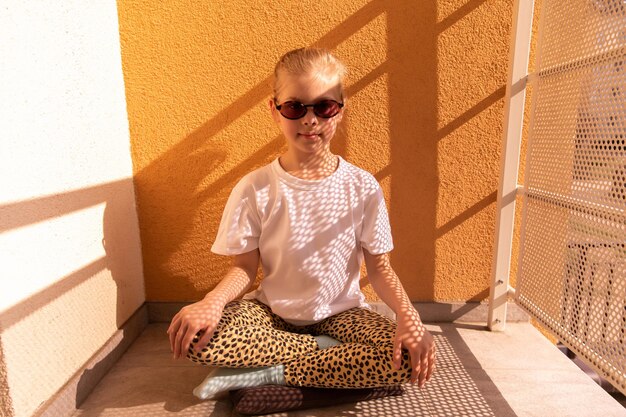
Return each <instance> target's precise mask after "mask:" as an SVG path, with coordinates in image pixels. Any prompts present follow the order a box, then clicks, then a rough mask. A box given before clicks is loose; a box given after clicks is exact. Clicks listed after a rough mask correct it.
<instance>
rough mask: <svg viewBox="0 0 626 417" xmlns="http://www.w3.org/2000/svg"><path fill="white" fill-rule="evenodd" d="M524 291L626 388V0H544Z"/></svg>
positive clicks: (527, 304) (520, 297)
mask: <svg viewBox="0 0 626 417" xmlns="http://www.w3.org/2000/svg"><path fill="white" fill-rule="evenodd" d="M539 36H540V38H539V47H538V62H537V68H538V70H537V72H536V73H535V74H531V75H530V76H529V79H530V82H531V84H532V91H533V103H534V104H533V111H532V116H531V117H532V122H531V129H530V134H529V147H528V151H527V152H528V153H527V165H526V167H527V168H526V184H525V195H524V208H523V210H524V213H523V225H522V231H521V234H522V252H521V256H520V267H519V269H518V270H519V271H520V272H519V274H520V275H519V277H518V286H517V291H516V299H517V302H518V303H519V304H520V305H521V306H523V307H524V308H525V309H527V310H528V311H529V313H531V314H532V315H533V316H534V317H536V318H537V319H538V320H539V321H540V322H541V323H543V324H544V325H545V326H547V327H548V328H549V329H551V330H552V331H553V332H554V333H555V334H556V335H557V337H558V338H559V339H560V340H561V341H562V342H563V343H564V344H566V345H567V346H568V347H569V348H570V349H571V350H572V351H574V352H575V353H576V354H578V355H579V356H581V357H582V358H584V359H585V360H586V362H587V363H589V365H591V366H592V367H593V368H595V370H596V371H597V372H598V373H600V374H601V375H603V376H604V377H605V378H606V379H607V380H609V381H611V383H613V384H614V385H615V386H616V387H617V388H618V389H619V390H620V391H622V392H623V393H625V394H626V343H625V338H626V335H625V331H626V142H625V141H626V1H624V0H572V1H571V2H568V4H567V7H563V2H560V1H554V0H545V1H544V2H543V10H542V16H541V29H540V34H539Z"/></svg>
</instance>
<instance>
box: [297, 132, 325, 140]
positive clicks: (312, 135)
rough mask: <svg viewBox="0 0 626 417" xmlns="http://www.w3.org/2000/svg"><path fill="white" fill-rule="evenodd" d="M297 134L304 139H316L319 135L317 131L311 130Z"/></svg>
mask: <svg viewBox="0 0 626 417" xmlns="http://www.w3.org/2000/svg"><path fill="white" fill-rule="evenodd" d="M298 135H299V136H302V137H303V138H305V139H310V140H313V139H317V138H319V137H320V134H319V133H313V132H310V133H298Z"/></svg>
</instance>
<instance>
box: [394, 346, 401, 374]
mask: <svg viewBox="0 0 626 417" xmlns="http://www.w3.org/2000/svg"><path fill="white" fill-rule="evenodd" d="M393 366H394V368H396V369H400V366H402V342H401V341H400V340H399V339H396V341H395V342H394V346H393Z"/></svg>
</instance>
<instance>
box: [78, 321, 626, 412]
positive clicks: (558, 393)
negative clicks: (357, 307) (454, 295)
mask: <svg viewBox="0 0 626 417" xmlns="http://www.w3.org/2000/svg"><path fill="white" fill-rule="evenodd" d="M166 328H167V325H165V324H151V325H149V326H148V328H147V329H146V330H145V331H144V332H143V334H142V335H141V336H140V337H139V339H138V340H137V341H136V342H135V343H134V344H133V345H132V346H131V348H130V349H129V350H128V352H127V353H126V354H125V355H124V356H123V357H122V359H121V360H120V361H119V362H118V363H117V364H116V365H115V366H114V368H113V369H112V370H111V372H109V374H107V375H106V376H105V377H104V379H103V380H102V381H101V382H100V384H99V385H98V386H97V387H96V389H95V390H94V392H93V393H92V394H91V395H90V396H89V398H88V399H87V400H86V401H85V402H84V403H83V404H82V405H81V406H80V409H79V410H78V411H77V412H76V413H75V416H81V417H88V416H89V417H96V416H98V417H101V416H102V417H104V416H119V417H126V416H128V417H130V416H133V417H134V416H137V417H138V416H150V417H157V416H185V417H192V416H210V417H222V416H238V414H237V413H236V412H235V411H233V409H232V404H231V403H230V401H229V400H228V399H223V400H220V401H199V400H197V399H196V398H195V397H194V396H193V395H192V394H191V391H192V389H193V388H194V386H195V385H197V384H198V383H199V382H200V381H202V380H203V379H204V377H205V375H206V374H207V372H208V368H205V367H201V366H198V365H195V364H193V363H191V362H189V361H186V360H180V361H174V360H172V359H171V354H170V352H169V345H168V341H167V336H166V334H165V330H166ZM429 328H430V330H431V332H432V333H433V335H435V337H436V339H437V343H438V347H439V362H438V368H437V371H436V373H435V376H434V377H433V379H432V380H431V382H430V383H429V385H428V386H427V387H426V388H424V389H421V390H420V389H418V388H416V387H413V386H406V389H405V394H404V395H402V396H400V397H389V398H384V399H379V400H371V401H363V402H359V403H351V404H344V405H341V406H333V407H326V408H320V409H313V410H303V411H293V412H289V413H280V414H275V415H274V416H295V417H327V416H372V417H386V416H389V417H397V416H411V417H421V416H455V417H458V416H494V417H513V416H520V417H521V416H541V417H560V416H572V417H574V416H576V417H579V416H589V417H591V416H594V417H597V416H602V417H613V416H615V417H617V416H620V417H623V416H626V409H624V408H623V407H622V406H621V405H620V404H619V403H617V402H616V401H615V400H614V399H613V398H611V397H610V396H609V395H608V394H606V393H605V392H604V391H603V390H602V389H601V388H600V387H599V386H598V385H596V384H595V383H594V382H593V381H592V380H591V379H590V378H589V377H588V376H587V375H585V374H584V373H583V372H581V371H580V370H579V369H578V368H577V367H576V366H575V365H573V363H572V362H571V361H570V360H568V359H567V358H566V357H565V356H564V355H563V354H561V353H560V352H559V351H558V349H556V347H554V346H553V345H551V344H550V343H549V342H548V341H547V340H545V339H544V338H543V336H541V335H540V334H539V333H538V332H537V331H536V330H535V329H534V328H533V327H532V326H531V325H530V324H528V323H510V324H508V326H507V330H506V331H505V332H502V333H494V332H489V331H486V330H485V329H484V328H483V327H482V326H479V325H472V324H448V323H446V324H437V325H430V326H429Z"/></svg>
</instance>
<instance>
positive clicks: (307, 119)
mask: <svg viewBox="0 0 626 417" xmlns="http://www.w3.org/2000/svg"><path fill="white" fill-rule="evenodd" d="M302 123H304V124H305V125H316V124H317V123H318V120H317V116H316V115H315V113H314V112H313V107H307V108H306V114H305V115H304V116H302Z"/></svg>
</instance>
